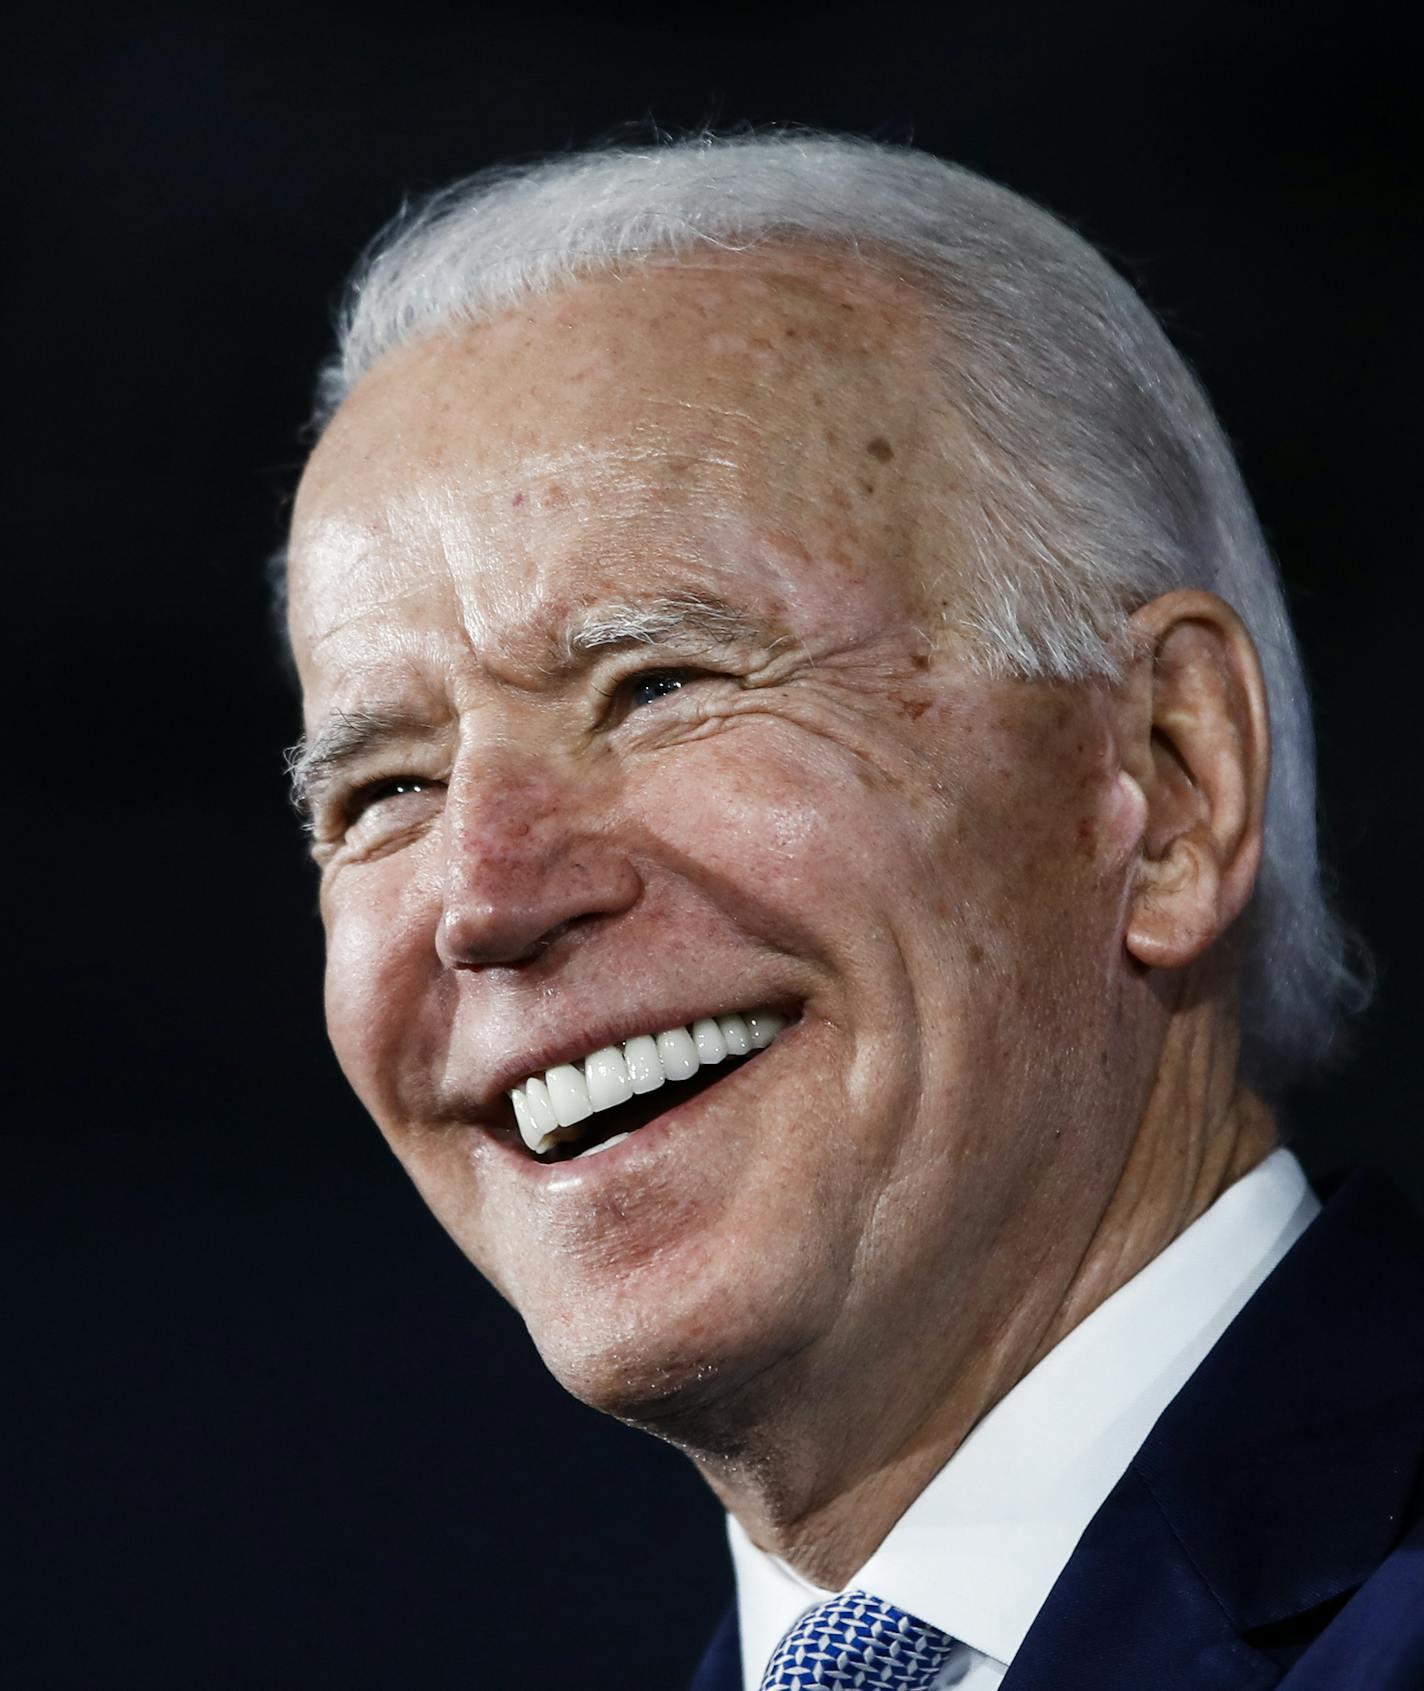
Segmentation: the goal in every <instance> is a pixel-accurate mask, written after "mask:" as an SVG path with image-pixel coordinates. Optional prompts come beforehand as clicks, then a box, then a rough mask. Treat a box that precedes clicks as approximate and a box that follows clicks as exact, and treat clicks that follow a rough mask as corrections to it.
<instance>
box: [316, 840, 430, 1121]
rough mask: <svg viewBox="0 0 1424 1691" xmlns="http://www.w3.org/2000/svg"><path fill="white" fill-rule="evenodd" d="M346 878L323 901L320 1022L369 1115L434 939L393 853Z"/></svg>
mask: <svg viewBox="0 0 1424 1691" xmlns="http://www.w3.org/2000/svg"><path fill="white" fill-rule="evenodd" d="M348 875H349V879H348V884H347V885H345V886H343V887H339V888H337V889H335V890H334V891H333V892H332V894H331V895H330V896H329V897H328V898H327V899H325V900H324V901H323V902H324V916H325V925H326V982H325V999H326V1025H327V1031H328V1033H329V1035H330V1037H331V1044H332V1048H333V1050H334V1051H335V1053H336V1057H337V1060H338V1062H339V1063H340V1064H341V1068H342V1072H343V1073H344V1074H345V1075H346V1078H347V1079H348V1080H349V1081H350V1083H351V1085H352V1086H353V1087H354V1088H355V1090H356V1092H357V1094H358V1095H359V1096H360V1098H361V1100H362V1102H363V1103H364V1104H366V1106H367V1108H368V1109H371V1110H373V1111H375V1110H376V1108H377V1106H378V1104H379V1103H380V1102H381V1083H382V1082H384V1083H385V1084H387V1085H389V1084H390V1082H391V1080H392V1078H393V1076H394V1075H395V1074H396V1073H397V1070H398V1063H397V1057H398V1054H399V1053H400V1052H401V1051H402V1050H405V1049H408V1048H409V1043H410V1038H411V1030H412V1026H413V1024H414V1023H416V1022H417V1021H418V1020H419V1017H420V1012H421V1008H422V1001H423V995H424V994H425V993H426V992H427V991H428V988H429V981H430V976H431V970H432V964H433V960H434V934H433V926H432V920H431V918H430V917H429V915H428V914H427V913H426V912H424V911H422V910H421V909H419V908H417V907H413V906H414V901H413V899H412V897H411V895H410V890H409V888H408V887H407V885H406V884H405V880H404V877H403V875H402V873H401V870H400V857H399V854H397V855H396V856H394V857H392V858H390V859H388V860H387V861H386V862H384V863H382V864H379V865H374V866H371V867H370V868H366V869H362V870H358V871H351V872H348ZM358 880H359V882H360V884H359V885H357V884H356V882H357V881H358Z"/></svg>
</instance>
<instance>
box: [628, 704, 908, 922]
mask: <svg viewBox="0 0 1424 1691" xmlns="http://www.w3.org/2000/svg"><path fill="white" fill-rule="evenodd" d="M758 740H759V735H757V734H754V733H753V732H750V731H748V732H741V731H738V732H731V733H727V734H725V735H724V736H721V737H720V738H719V740H718V741H715V742H708V743H707V745H706V746H705V747H704V748H702V749H701V751H700V755H699V756H698V757H697V758H696V759H695V760H693V759H689V760H688V761H687V762H685V763H682V764H680V765H679V766H678V767H677V768H673V767H671V763H670V765H669V767H668V768H667V769H666V770H665V771H662V772H660V773H659V775H658V778H657V780H656V781H655V782H651V783H649V784H648V785H647V786H646V787H645V788H644V790H643V792H642V794H641V802H640V808H641V810H642V812H643V815H644V817H645V819H646V823H647V826H648V827H649V829H650V831H652V832H654V833H656V835H657V839H658V842H659V847H660V849H663V850H668V851H671V852H672V854H673V855H674V859H675V861H677V862H679V863H680V864H681V865H682V866H683V867H684V868H685V870H686V872H687V873H688V875H689V877H690V878H692V879H694V880H700V881H702V882H703V884H704V889H705V890H706V891H707V892H708V893H709V894H710V895H711V896H712V898H713V900H714V902H715V904H716V905H717V906H718V907H720V908H723V909H732V910H736V911H737V912H738V913H739V915H740V916H741V917H742V918H743V919H744V920H745V919H748V917H750V918H751V919H752V922H753V925H754V926H756V927H758V928H760V929H762V930H763V932H764V933H766V934H767V935H768V937H773V938H775V939H778V940H781V941H783V942H784V943H787V944H788V945H795V944H797V943H800V944H806V943H807V942H812V941H813V939H814V936H813V932H812V929H813V928H814V929H815V930H816V932H817V933H820V932H823V931H824V926H825V923H826V922H827V921H828V920H832V921H834V919H835V917H836V915H837V913H839V915H840V916H842V917H844V918H845V920H846V921H847V922H855V921H857V920H859V921H862V922H863V919H864V917H863V912H864V911H865V909H866V907H867V905H868V904H871V903H880V902H883V901H884V900H885V899H886V898H887V897H888V896H896V897H903V896H904V890H905V885H906V882H907V880H909V879H912V878H913V870H912V869H911V868H910V867H909V866H911V865H913V864H914V863H916V862H918V863H921V864H923V863H924V861H925V845H926V842H927V838H928V834H929V830H928V828H927V827H926V822H927V821H928V816H927V813H926V812H925V811H924V810H923V809H922V808H917V807H916V806H915V805H913V804H909V803H906V802H905V800H904V798H903V796H902V795H899V794H897V793H896V792H894V791H893V790H890V789H887V788H886V787H884V786H883V785H882V784H881V783H879V782H878V781H873V782H871V783H869V784H867V783H866V782H864V781H863V780H861V779H860V778H859V776H858V774H857V772H856V769H855V764H854V761H853V760H851V759H849V758H844V757H842V758H833V757H830V756H823V755H821V754H820V753H819V751H818V749H817V748H815V747H814V746H812V747H809V748H803V749H802V755H800V756H788V755H786V752H785V749H784V748H768V747H767V746H766V745H764V744H760V743H758ZM812 949H816V947H815V946H814V943H813V944H812Z"/></svg>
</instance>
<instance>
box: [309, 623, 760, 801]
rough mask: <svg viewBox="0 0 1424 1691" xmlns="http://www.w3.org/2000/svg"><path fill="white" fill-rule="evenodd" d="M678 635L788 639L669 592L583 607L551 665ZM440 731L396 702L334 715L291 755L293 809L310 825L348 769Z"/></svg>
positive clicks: (706, 639)
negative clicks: (387, 747) (384, 749)
mask: <svg viewBox="0 0 1424 1691" xmlns="http://www.w3.org/2000/svg"><path fill="white" fill-rule="evenodd" d="M679 636H682V637H687V636H692V637H693V638H694V639H695V640H696V641H697V642H698V643H700V644H703V645H708V646H714V647H717V648H723V647H726V646H732V645H739V644H740V645H751V644H755V645H760V646H768V647H775V646H781V645H784V644H785V643H786V636H784V635H775V634H773V633H772V632H771V631H770V630H769V629H768V628H767V627H766V626H765V625H764V624H763V623H761V622H759V621H758V620H757V619H756V618H755V617H752V616H750V615H748V613H747V612H745V611H743V610H740V609H738V607H736V606H735V605H732V604H731V603H729V602H728V601H727V600H725V599H722V598H720V597H718V595H716V594H713V593H701V592H680V593H669V594H664V595H661V596H659V597H657V598H654V599H647V600H642V601H636V602H627V603H611V604H604V605H598V606H594V607H591V608H586V609H584V610H581V611H579V612H577V613H576V614H575V616H574V617H573V619H572V620H571V621H570V622H569V623H568V624H567V625H566V626H565V627H564V628H563V629H562V630H561V631H560V632H559V634H558V635H557V636H556V637H555V638H554V640H553V641H551V642H550V647H549V656H550V659H551V664H550V669H551V671H552V673H554V674H568V673H570V672H573V671H575V670H578V669H580V668H582V667H583V666H584V665H585V664H586V662H587V660H588V659H589V658H590V657H591V656H592V655H593V654H594V653H597V652H610V651H616V650H619V649H626V648H628V647H632V646H655V645H657V644H659V643H660V642H663V641H667V640H671V639H674V638H676V637H679ZM435 731H436V730H435V728H434V725H433V724H432V723H431V721H430V720H429V718H428V717H427V716H425V715H424V714H422V713H420V712H418V711H412V710H409V709H406V708H403V707H401V706H396V705H373V706H371V707H369V708H357V709H352V710H339V711H335V712H333V714H332V715H331V716H330V717H328V718H327V720H326V721H325V722H324V723H323V724H322V726H321V727H320V728H318V729H317V730H316V731H315V733H313V734H312V735H311V736H310V737H308V736H307V735H303V736H302V737H301V738H300V739H299V740H298V741H297V742H296V744H295V745H293V746H291V747H289V748H288V750H287V752H286V767H287V776H288V780H289V781H290V783H291V799H292V804H293V806H294V807H295V809H296V810H297V811H298V813H299V814H300V815H301V816H302V817H303V818H304V820H305V821H306V822H307V823H308V824H310V821H311V818H312V813H313V810H314V808H315V806H316V802H317V800H318V799H319V798H320V796H321V794H322V792H323V791H324V789H325V788H326V787H327V786H328V785H329V784H330V783H331V782H332V781H333V780H334V779H335V777H336V776H338V775H339V774H340V772H341V771H342V770H343V769H344V768H346V767H348V766H349V765H351V764H353V763H355V762H357V761H358V760H359V759H361V758H363V757H365V756H367V755H368V754H369V753H371V752H372V751H374V750H376V749H377V748H378V747H381V746H385V745H389V744H390V743H391V742H392V741H399V740H405V741H410V740H428V739H429V738H430V737H431V735H432V733H433V732H435Z"/></svg>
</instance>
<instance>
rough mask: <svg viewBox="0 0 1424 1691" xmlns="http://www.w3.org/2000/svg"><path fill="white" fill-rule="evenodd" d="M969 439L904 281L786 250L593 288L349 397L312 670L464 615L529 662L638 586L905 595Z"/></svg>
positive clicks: (539, 304) (317, 543)
mask: <svg viewBox="0 0 1424 1691" xmlns="http://www.w3.org/2000/svg"><path fill="white" fill-rule="evenodd" d="M957 435H958V430H957V424H956V420H955V418H954V417H953V416H952V415H951V414H950V409H949V406H948V404H947V402H946V400H945V398H944V397H943V395H942V393H941V391H940V387H939V384H938V383H937V382H936V381H935V379H934V378H933V376H932V375H931V373H930V345H929V334H928V331H927V329H926V326H925V324H924V322H923V319H922V315H921V312H920V308H919V297H918V295H916V294H915V293H914V292H913V290H912V289H911V288H910V287H909V286H908V285H907V284H906V283H904V282H903V281H900V280H899V279H897V278H896V277H894V276H893V275H890V274H888V273H882V272H879V271H876V270H873V269H871V268H869V267H867V266H864V265H860V264H852V265H847V264H845V263H844V262H843V261H836V260H833V259H831V258H829V257H827V256H825V255H822V254H818V253H812V252H801V251H794V250H789V249H787V250H779V251H776V252H773V253H762V254H759V255H756V256H755V257H754V258H750V257H748V256H746V255H729V256H718V255H713V256H712V257H710V258H707V259H704V260H699V261H698V262H696V263H688V262H678V263H672V262H668V263H665V264H661V265H652V266H643V267H639V268H638V269H636V270H633V271H631V272H629V273H627V274H623V275H616V276H606V277H598V278H593V279H589V280H586V281H582V282H579V283H577V284H575V285H573V286H571V287H569V288H567V289H565V290H562V291H561V292H559V293H557V294H553V295H550V296H548V297H545V298H540V299H535V300H531V301H529V302H527V303H526V304H524V305H521V306H520V307H518V308H516V309H513V310H511V311H508V312H505V313H504V314H502V315H501V316H499V317H497V318H495V319H492V320H490V321H488V322H483V323H479V324H476V325H470V326H465V327H462V328H460V329H458V330H455V331H451V332H449V333H445V334H442V335H440V336H438V337H435V338H432V339H430V340H428V341H426V342H423V343H419V344H417V345H414V346H412V347H408V348H404V349H401V350H399V351H397V352H396V353H393V354H391V355H389V356H388V357H387V358H386V359H385V360H383V361H382V362H381V363H380V364H379V365H378V366H377V367H376V368H375V369H374V370H373V371H371V372H370V373H369V374H368V375H367V376H366V377H365V379H364V380H363V381H362V382H361V383H360V384H359V386H358V387H357V389H356V390H355V392H354V393H353V394H352V395H351V396H350V397H349V398H348V399H347V401H346V402H345V404H344V405H343V406H342V408H341V410H340V411H339V412H338V414H337V416H336V417H335V419H334V420H333V421H332V423H331V425H330V427H329V428H328V430H327V432H326V434H325V435H324V437H323V439H322V441H321V443H320V444H319V446H318V448H317V450H316V452H315V453H314V454H313V457H312V460H311V462H310V464H309V465H308V468H307V472H306V474H305V476H304V477H303V481H302V485H301V488H300V491H299V494H298V499H297V506H296V512H295V517H294V523H293V532H292V546H291V555H292V593H291V601H292V617H293V640H294V645H295V647H296V650H297V655H298V662H299V665H301V667H302V668H303V672H304V676H306V677H307V679H308V680H309V681H310V679H311V677H312V675H314V674H316V673H318V672H321V671H323V670H325V671H329V670H331V669H332V667H333V666H335V667H337V668H340V667H341V666H342V664H344V663H346V662H348V661H349V659H350V656H351V654H352V652H354V651H355V650H356V649H357V648H359V647H368V646H369V645H370V643H371V641H372V640H373V639H376V638H379V639H380V640H384V641H385V642H386V643H387V644H390V643H391V642H392V641H394V640H396V639H397V638H403V639H404V640H405V641H406V642H407V645H409V644H410V643H411V642H414V643H416V644H419V643H420V642H421V641H422V640H427V639H429V638H431V637H438V634H439V631H440V630H442V629H446V630H448V629H449V628H451V627H455V626H458V627H459V629H460V630H461V633H462V638H463V639H464V640H465V641H466V643H467V644H469V645H471V646H472V647H475V648H479V647H482V646H483V647H485V648H487V649H488V650H491V651H493V650H508V651H512V650H513V649H514V646H515V645H517V642H518V640H519V638H520V637H521V636H522V634H524V633H525V632H528V633H529V634H530V635H531V637H538V638H543V639H547V638H548V637H549V635H550V633H551V632H552V629H551V628H550V627H549V626H539V627H537V628H536V627H535V624H543V625H548V624H550V623H551V622H552V621H555V620H557V619H558V618H560V617H566V616H567V615H568V614H569V613H570V612H571V611H572V610H575V609H577V608H579V607H581V606H585V607H586V606H587V605H589V604H591V603H595V602H597V601H598V600H599V599H600V598H602V599H610V598H611V599H615V600H616V599H627V598H628V597H629V596H630V593H632V592H633V591H634V590H635V589H641V588H643V587H646V588H649V589H654V588H655V589H658V590H663V591H678V590H685V589H687V588H689V587H694V588H701V589H706V590H710V591H714V592H720V591H722V590H723V589H725V588H728V587H729V586H735V585H736V578H738V577H741V578H744V579H743V580H742V582H741V585H742V586H744V587H745V586H749V585H752V584H755V586H756V587H757V589H758V590H759V592H760V594H761V596H762V597H763V598H764V599H766V598H770V599H772V600H778V599H780V600H783V601H784V600H785V598H786V596H787V595H788V594H790V596H791V597H792V598H794V599H796V600H797V601H798V604H800V607H801V609H802V610H803V611H805V610H811V611H814V606H813V605H812V604H811V601H812V600H815V599H816V597H817V594H818V593H819V594H820V595H821V596H822V597H823V598H824V597H825V596H826V595H829V596H830V598H831V599H835V598H837V597H840V598H844V595H845V594H846V591H847V588H848V587H850V586H856V587H858V588H859V589H860V590H861V592H862V595H863V596H864V597H866V598H868V599H874V597H875V596H876V594H877V593H878V594H880V595H882V596H884V595H887V594H888V595H891V596H892V597H898V598H899V599H900V600H903V598H904V594H905V591H906V583H907V582H908V581H909V580H911V579H919V578H920V576H921V575H922V573H923V571H922V569H916V568H915V566H916V565H920V566H924V565H926V564H928V563H942V562H943V557H942V552H943V549H944V546H945V542H946V533H947V529H946V519H947V518H948V517H949V515H950V512H949V510H948V509H947V507H950V506H952V504H953V497H954V488H955V483H956V480H957V466H958V465H959V464H962V463H963V462H964V461H965V456H966V455H965V454H964V453H963V451H962V447H961V446H960V444H959V442H958V440H957ZM927 552H929V553H934V554H935V555H934V556H933V557H928V556H926V554H927ZM724 577H728V578H731V579H730V580H727V579H723V578H724ZM729 596H732V597H735V594H731V595H729ZM781 608H784V605H783V606H782V607H781Z"/></svg>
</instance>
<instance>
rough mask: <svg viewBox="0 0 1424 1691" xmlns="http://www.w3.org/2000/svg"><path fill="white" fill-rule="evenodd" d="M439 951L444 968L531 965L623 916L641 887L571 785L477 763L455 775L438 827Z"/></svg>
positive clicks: (533, 772) (602, 823)
mask: <svg viewBox="0 0 1424 1691" xmlns="http://www.w3.org/2000/svg"><path fill="white" fill-rule="evenodd" d="M442 827H443V830H444V836H445V839H444V844H445V862H444V886H443V889H442V892H443V896H442V902H441V909H440V918H439V926H438V928H437V931H436V940H435V949H436V952H437V954H438V955H439V958H440V961H441V962H442V963H443V964H444V965H445V966H446V967H447V968H480V967H485V968H488V967H491V966H494V965H500V964H503V965H512V964H518V963H524V962H528V961H529V960H530V959H532V958H534V957H537V956H538V955H539V954H540V953H541V952H542V951H544V950H545V949H546V948H547V947H548V946H549V945H551V944H552V943H553V941H554V940H556V939H557V938H558V937H559V936H560V935H561V934H563V933H564V932H565V931H566V930H567V929H569V928H570V927H571V926H572V925H573V924H574V923H576V922H579V921H582V920H586V919H588V918H590V917H597V916H612V915H616V914H617V913H618V912H620V911H622V910H626V909H628V908H629V907H630V906H631V905H632V904H633V903H635V902H636V900H637V898H638V895H639V893H640V892H641V891H642V882H641V880H640V879H639V877H638V873H637V871H636V869H635V868H634V866H633V864H632V862H631V861H630V860H629V858H628V856H627V853H626V851H624V850H621V849H620V848H619V847H618V845H617V844H616V841H615V839H614V836H613V831H612V830H611V829H610V828H609V827H608V826H607V824H606V819H604V818H601V817H598V816H594V815H592V814H590V809H589V805H588V803H587V802H586V801H585V802H582V803H581V802H580V796H579V794H578V793H577V791H576V790H575V783H574V782H573V781H570V780H561V779H559V778H557V777H556V776H555V775H553V774H552V773H551V772H550V771H549V770H547V769H544V768H541V767H532V766H531V767H525V768H522V769H514V768H511V767H509V766H508V765H507V764H506V765H503V766H497V765H494V764H492V763H489V762H483V761H482V766H481V767H480V768H478V769H476V770H474V771H471V772H470V773H469V775H468V776H466V775H465V773H464V772H459V773H457V776H456V778H455V779H454V780H452V782H451V785H450V789H449V791H448V793H447V795H446V801H445V810H444V816H443V819H442Z"/></svg>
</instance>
